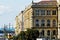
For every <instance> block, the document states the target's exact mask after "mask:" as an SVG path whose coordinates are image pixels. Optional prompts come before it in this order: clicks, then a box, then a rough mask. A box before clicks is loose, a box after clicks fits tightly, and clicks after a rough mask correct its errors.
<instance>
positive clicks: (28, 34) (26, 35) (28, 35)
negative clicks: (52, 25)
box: [14, 29, 39, 40]
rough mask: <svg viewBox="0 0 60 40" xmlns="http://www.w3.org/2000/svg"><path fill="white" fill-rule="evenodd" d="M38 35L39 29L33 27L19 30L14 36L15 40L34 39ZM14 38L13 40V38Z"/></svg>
mask: <svg viewBox="0 0 60 40" xmlns="http://www.w3.org/2000/svg"><path fill="white" fill-rule="evenodd" d="M38 37H39V31H38V30H33V29H27V31H21V32H20V34H18V35H17V37H15V39H16V40H36V38H38ZM15 39H14V40H15Z"/></svg>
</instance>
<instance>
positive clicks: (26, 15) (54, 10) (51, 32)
mask: <svg viewBox="0 0 60 40" xmlns="http://www.w3.org/2000/svg"><path fill="white" fill-rule="evenodd" d="M57 5H59V4H58V3H57V1H56V0H53V1H40V2H33V1H32V4H31V5H29V6H28V7H27V8H26V9H25V10H24V11H23V22H24V25H23V26H21V27H23V29H24V31H25V30H27V28H32V29H37V30H39V34H40V35H39V37H40V38H45V39H46V40H57V39H58V38H60V32H59V28H60V27H59V25H60V22H59V20H60V19H59V17H60V14H59V13H60V11H59V10H58V8H59V7H58V6H57ZM20 19H21V18H20ZM17 20H18V19H17ZM17 20H16V23H18V21H17ZM19 25H20V24H19ZM16 27H18V24H17V26H16ZM17 31H19V30H17Z"/></svg>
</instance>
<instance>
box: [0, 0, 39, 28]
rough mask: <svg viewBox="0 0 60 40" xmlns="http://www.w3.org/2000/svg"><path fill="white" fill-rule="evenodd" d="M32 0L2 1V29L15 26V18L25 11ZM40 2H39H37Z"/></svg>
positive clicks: (0, 0) (0, 18)
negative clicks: (4, 26) (5, 26)
mask: <svg viewBox="0 0 60 40" xmlns="http://www.w3.org/2000/svg"><path fill="white" fill-rule="evenodd" d="M31 1H32V0H0V27H2V26H3V25H4V24H6V25H8V24H9V23H11V25H14V24H15V17H16V16H17V15H18V14H19V13H20V11H22V10H24V9H25V7H26V6H27V5H29V4H30V3H31ZM35 1H38V0H35Z"/></svg>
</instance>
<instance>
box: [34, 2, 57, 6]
mask: <svg viewBox="0 0 60 40" xmlns="http://www.w3.org/2000/svg"><path fill="white" fill-rule="evenodd" d="M34 4H38V5H57V1H40V2H37V3H34Z"/></svg>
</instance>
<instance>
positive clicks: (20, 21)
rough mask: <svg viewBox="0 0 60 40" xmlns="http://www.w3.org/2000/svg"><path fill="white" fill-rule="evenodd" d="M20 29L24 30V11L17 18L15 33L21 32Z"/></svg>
mask: <svg viewBox="0 0 60 40" xmlns="http://www.w3.org/2000/svg"><path fill="white" fill-rule="evenodd" d="M20 31H23V11H21V13H19V15H18V16H16V18H15V34H16V35H17V34H19V33H20Z"/></svg>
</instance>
